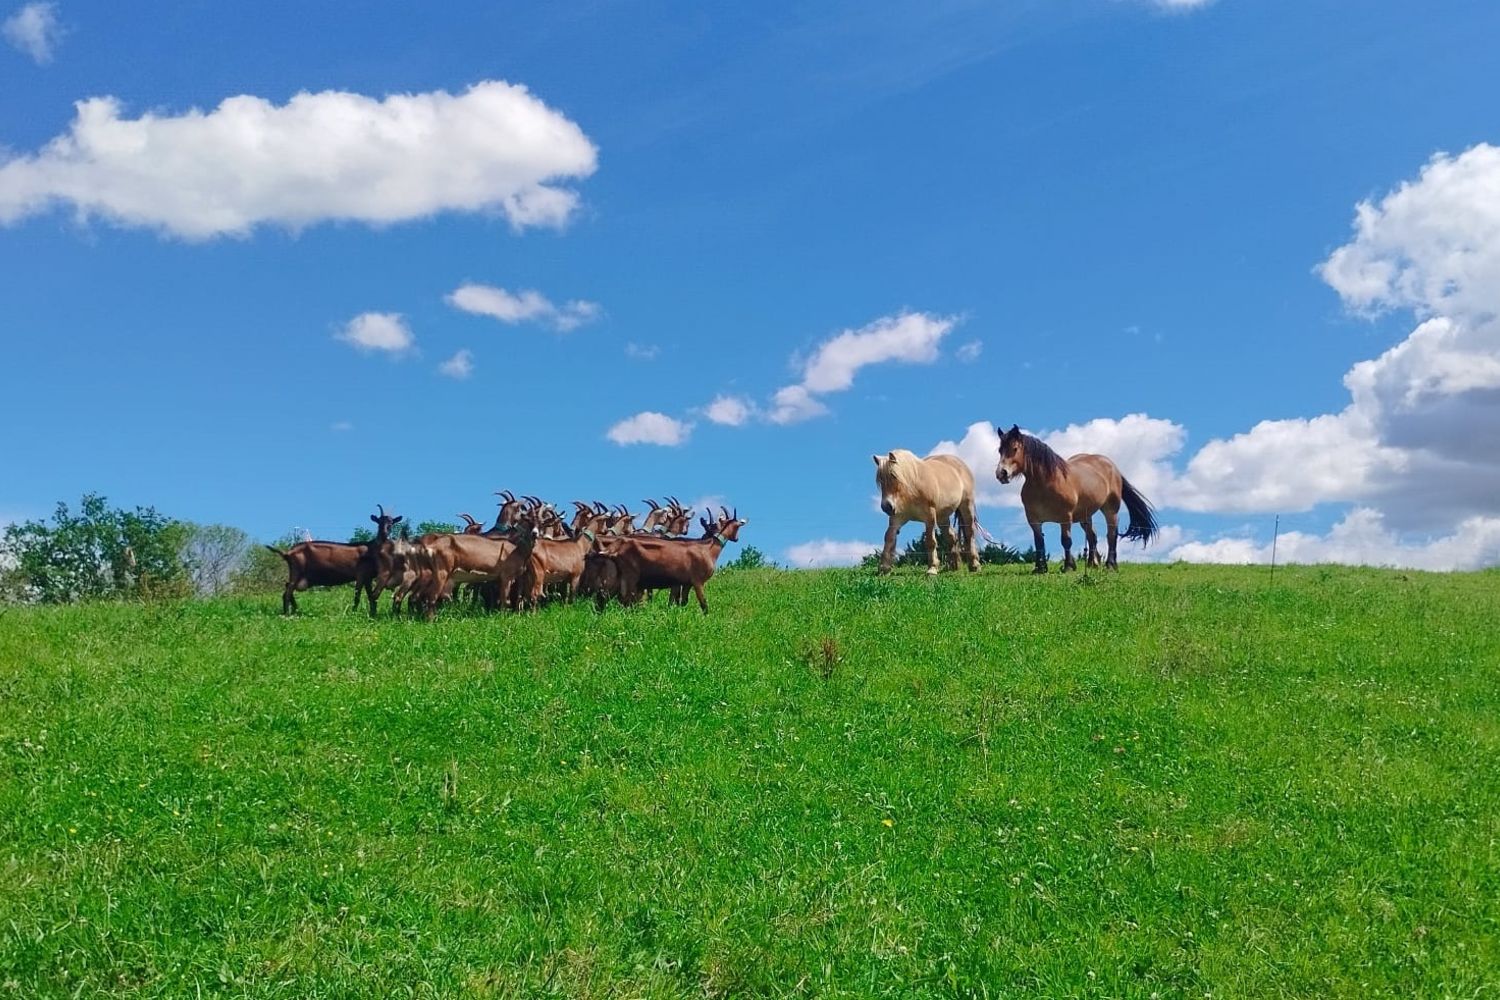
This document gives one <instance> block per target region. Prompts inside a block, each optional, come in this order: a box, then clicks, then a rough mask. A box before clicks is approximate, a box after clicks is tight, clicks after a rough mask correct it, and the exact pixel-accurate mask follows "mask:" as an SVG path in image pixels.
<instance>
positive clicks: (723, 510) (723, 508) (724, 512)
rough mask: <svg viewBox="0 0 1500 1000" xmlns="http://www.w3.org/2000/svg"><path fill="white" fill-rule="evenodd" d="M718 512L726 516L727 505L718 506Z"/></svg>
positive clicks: (727, 514)
mask: <svg viewBox="0 0 1500 1000" xmlns="http://www.w3.org/2000/svg"><path fill="white" fill-rule="evenodd" d="M719 513H720V514H723V515H724V517H725V518H728V517H729V508H728V507H720V508H719Z"/></svg>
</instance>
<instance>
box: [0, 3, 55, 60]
mask: <svg viewBox="0 0 1500 1000" xmlns="http://www.w3.org/2000/svg"><path fill="white" fill-rule="evenodd" d="M0 34H4V35H5V40H6V41H7V42H9V43H10V44H11V45H12V46H13V47H15V48H17V49H19V50H20V51H22V52H24V53H26V54H27V55H28V56H30V57H31V58H32V59H35V60H36V62H37V65H39V66H45V65H46V64H47V63H49V62H51V61H52V53H53V50H55V49H56V48H57V43H58V42H59V41H60V40H61V39H62V26H61V25H60V24H59V23H58V20H57V4H55V3H29V4H27V5H26V6H24V7H22V8H21V9H20V10H18V11H16V12H15V13H14V14H12V15H11V16H10V17H8V18H6V19H5V23H4V24H3V25H0Z"/></svg>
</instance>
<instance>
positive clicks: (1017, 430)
mask: <svg viewBox="0 0 1500 1000" xmlns="http://www.w3.org/2000/svg"><path fill="white" fill-rule="evenodd" d="M1008 433H1011V434H1019V433H1021V425H1020V424H1011V425H1010V431H1009V432H1008Z"/></svg>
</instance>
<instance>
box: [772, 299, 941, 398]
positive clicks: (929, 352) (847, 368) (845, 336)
mask: <svg viewBox="0 0 1500 1000" xmlns="http://www.w3.org/2000/svg"><path fill="white" fill-rule="evenodd" d="M955 322H956V320H954V319H952V318H951V317H942V316H929V315H927V314H926V313H901V314H899V315H896V316H884V317H882V318H880V319H877V320H876V321H875V322H873V323H871V324H869V325H868V326H862V327H860V328H859V329H858V330H845V331H843V332H842V333H840V334H839V335H838V336H836V337H833V338H832V339H830V340H826V341H824V342H823V343H822V344H820V345H819V346H818V349H817V350H816V351H815V352H813V356H812V357H811V358H810V359H808V362H807V367H806V368H805V369H803V372H802V385H803V387H804V388H806V389H807V391H808V392H815V393H825V392H842V391H843V390H845V389H847V388H849V387H850V386H851V385H853V384H854V376H855V375H856V374H858V372H859V370H860V369H861V368H864V367H866V366H868V365H878V364H881V363H883V362H886V361H901V362H904V363H906V364H931V363H932V362H934V361H936V360H937V356H938V344H939V343H941V342H942V339H943V337H944V336H946V335H947V333H948V331H949V330H952V329H953V325H954V323H955Z"/></svg>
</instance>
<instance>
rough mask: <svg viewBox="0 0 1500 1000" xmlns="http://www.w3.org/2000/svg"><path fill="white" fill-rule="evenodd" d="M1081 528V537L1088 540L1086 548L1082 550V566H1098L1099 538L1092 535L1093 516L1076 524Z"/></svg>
mask: <svg viewBox="0 0 1500 1000" xmlns="http://www.w3.org/2000/svg"><path fill="white" fill-rule="evenodd" d="M1078 523H1079V524H1080V525H1082V526H1083V537H1084V538H1086V539H1088V547H1087V548H1086V549H1084V555H1083V564H1084V565H1085V566H1088V567H1090V568H1092V567H1096V566H1098V565H1099V536H1098V535H1097V534H1095V533H1094V515H1092V514H1090V515H1089V516H1088V517H1086V518H1084V519H1083V520H1081V521H1079V522H1078Z"/></svg>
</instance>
